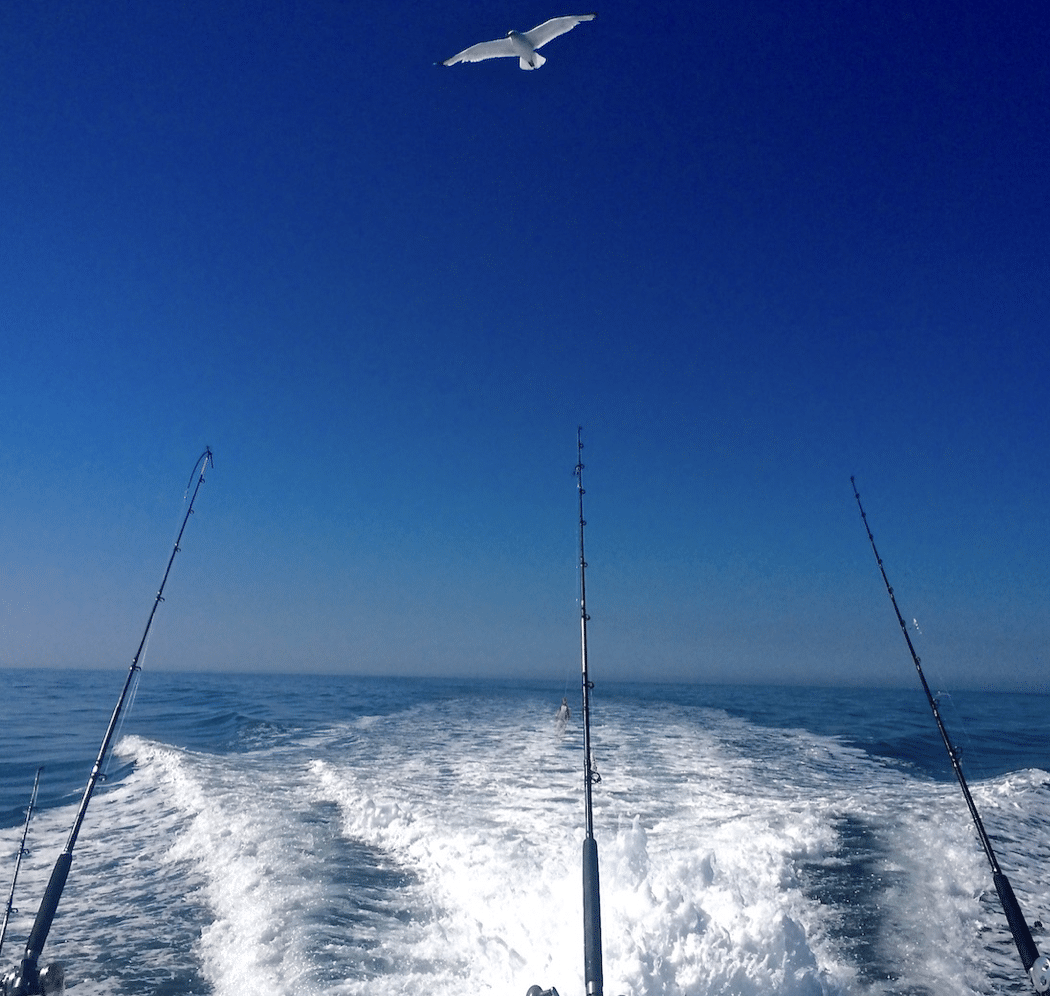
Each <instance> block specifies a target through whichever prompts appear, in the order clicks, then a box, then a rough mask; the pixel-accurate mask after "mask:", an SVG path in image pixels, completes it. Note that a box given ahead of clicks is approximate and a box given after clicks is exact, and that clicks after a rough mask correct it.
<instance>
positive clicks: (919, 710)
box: [0, 669, 1050, 996]
mask: <svg viewBox="0 0 1050 996" xmlns="http://www.w3.org/2000/svg"><path fill="white" fill-rule="evenodd" d="M124 677H125V675H124V673H123V672H120V671H114V672H107V673H94V672H90V673H89V672H83V671H56V672H43V671H36V670H34V671H28V670H17V669H12V670H0V689H2V693H0V887H2V888H3V898H4V900H5V901H6V896H7V889H8V887H9V883H10V873H11V872H12V871H13V868H14V860H15V854H16V851H17V846H18V841H19V838H20V836H21V829H22V823H23V819H24V808H25V805H26V803H27V802H28V798H29V793H30V790H31V788H32V783H33V776H34V773H35V771H36V769H37V767H38V766H39V765H41V764H42V765H44V766H45V770H44V772H43V774H42V776H41V784H40V796H39V800H38V811H37V814H36V816H35V817H34V820H33V824H32V833H31V835H30V841H31V845H32V851H31V853H30V855H29V856H28V857H27V858H26V859H25V861H24V862H23V866H22V871H21V874H20V878H19V887H18V895H17V901H16V905H17V906H18V908H19V911H20V912H19V913H18V914H16V915H15V916H14V917H13V919H12V923H11V926H10V928H9V931H8V937H7V940H6V941H5V945H4V950H3V952H2V959H3V962H4V969H5V970H6V968H8V967H10V966H11V965H13V964H14V962H15V961H16V960H17V958H18V957H19V956H20V954H21V949H22V947H23V945H24V943H25V940H26V937H27V935H28V931H29V928H30V926H31V924H32V921H33V917H34V915H35V912H36V908H37V904H38V903H39V900H40V897H41V895H42V893H43V889H44V886H45V884H46V882H47V878H48V876H49V874H50V871H51V867H52V866H53V864H54V860H55V858H56V857H57V855H58V852H59V851H60V850H61V848H62V845H63V844H64V843H65V840H66V836H67V834H68V831H69V827H70V825H71V823H72V821H73V818H74V815H75V811H76V807H77V803H78V802H79V798H80V795H81V793H82V791H83V787H84V784H85V782H86V779H87V776H88V773H89V770H90V767H91V764H92V761H93V760H94V757H95V754H96V753H97V751H98V747H99V743H100V741H101V738H102V734H103V732H104V730H105V727H106V724H107V722H108V721H109V717H110V714H111V712H112V709H113V706H114V704H115V702H116V699H117V695H118V693H119V691H120V688H121V687H122V685H123V681H124ZM564 694H568V696H569V701H570V704H571V705H573V706H574V707H575V708H574V715H573V719H572V722H571V724H570V726H569V727H568V729H567V730H566V731H565V732H564V733H560V732H559V731H558V729H557V728H556V726H555V723H554V712H555V709H556V708H557V705H558V703H559V702H560V701H561V697H562V695H564ZM578 699H579V689H578V677H576V678H575V680H574V681H573V682H571V683H569V684H568V685H566V684H565V683H562V682H559V683H546V684H545V683H525V682H517V683H516V682H509V681H508V682H484V681H481V682H474V681H439V680H422V679H419V680H412V679H396V680H395V679H368V678H349V677H325V676H306V675H303V676H288V675H284V676H273V675H234V674H207V675H195V674H173V673H151V672H149V671H148V670H147V671H146V672H144V673H143V675H142V677H141V683H140V686H139V689H138V694H137V697H136V699H135V701H134V704H133V707H132V709H131V711H130V714H129V717H128V719H127V722H126V724H125V726H124V728H123V730H122V731H121V734H120V737H119V740H118V743H117V748H116V751H115V753H114V757H113V759H112V762H111V764H110V768H109V773H108V778H107V780H106V782H105V783H104V785H103V786H102V787H101V788H100V789H99V791H98V792H97V793H96V796H95V798H94V799H93V801H92V803H91V808H90V809H89V812H88V816H87V819H86V821H85V825H84V829H83V831H82V833H81V836H80V840H79V842H78V845H77V850H76V856H75V860H74V865H73V872H72V875H71V877H70V881H69V885H68V886H67V888H66V891H65V893H64V895H63V899H62V903H61V906H60V908H59V914H58V917H57V918H56V921H55V924H54V928H53V930H52V932H51V936H50V938H49V940H48V944H47V948H46V950H45V954H44V958H43V959H42V961H43V963H45V964H46V963H47V962H48V961H51V960H57V961H61V962H62V963H63V964H64V965H65V967H66V971H67V976H68V983H67V985H68V986H69V987H70V989H71V991H72V992H74V993H76V994H78V996H90V994H94V993H99V994H101V993H106V994H113V993H126V994H147V993H149V994H170V996H186V994H221V996H251V994H256V993H258V994H260V996H262V994H266V996H274V994H289V996H290V994H315V993H316V994H319V996H320V994H355V996H356V994H360V996H365V994H369V996H385V994H394V993H423V992H425V993H427V994H437V996H444V994H448V996H451V994H457V996H459V994H464V993H469V994H471V996H473V994H476V993H492V994H496V993H498V994H501V996H503V994H506V996H525V991H526V989H527V988H528V987H529V986H530V985H532V984H533V983H538V984H541V985H542V986H544V987H545V988H546V987H549V986H552V985H554V986H557V988H558V989H559V991H560V992H561V994H562V996H571V994H582V993H583V992H584V988H585V987H584V981H583V930H582V889H581V882H580V879H581V871H580V850H581V842H582V837H583V832H582V821H583V801H582V796H583V793H582V746H581V741H582V733H581V729H580V725H579V715H578V713H579V709H578ZM1048 705H1050V699H1047V698H1046V697H1039V696H1035V697H1031V696H1020V695H997V696H992V695H989V694H987V693H982V694H976V693H970V694H964V693H956V694H955V695H953V696H951V697H950V698H949V697H945V698H942V699H941V709H942V714H943V716H944V718H945V721H946V723H947V724H948V725H949V729H950V732H951V733H952V735H953V738H954V740H955V741H956V742H957V743H958V744H959V746H960V749H961V751H962V754H963V762H964V766H965V770H966V773H967V777H968V779H969V780H970V784H971V788H972V791H973V794H974V797H975V799H976V801H977V805H978V807H979V808H980V810H981V812H982V815H983V816H984V819H985V823H986V824H987V828H988V831H989V833H990V835H991V837H992V839H993V841H994V843H995V846H996V847H997V850H998V855H999V860H1000V863H1001V864H1002V866H1003V868H1004V870H1005V871H1006V872H1007V874H1008V875H1009V876H1010V879H1011V882H1012V884H1013V886H1014V889H1015V891H1016V892H1017V894H1018V898H1019V900H1020V902H1021V904H1022V907H1023V909H1024V910H1025V913H1026V915H1027V917H1028V920H1029V922H1030V923H1032V924H1034V923H1036V921H1039V922H1040V923H1050V882H1048V871H1047V868H1048V862H1047V858H1048V856H1050V738H1048V734H1050V716H1048V708H1047V707H1048ZM593 707H594V727H593V742H594V743H593V746H594V754H595V760H596V763H597V766H598V769H599V771H600V773H601V776H602V781H601V782H600V784H598V785H597V786H595V789H594V805H595V813H594V826H595V837H596V839H597V841H598V848H599V856H600V861H601V900H602V928H603V960H604V969H605V992H606V993H608V994H609V996H615V994H619V993H624V994H638V996H641V994H668V996H678V994H690V996H703V994H713V993H716V994H739V996H758V994H770V996H775V994H779V996H818V994H885V993H900V994H931V996H932V994H944V996H948V994H952V996H965V994H969V993H1005V992H1016V993H1023V992H1028V991H1030V984H1029V983H1028V981H1027V979H1026V978H1025V976H1024V974H1023V972H1022V970H1021V967H1020V963H1019V960H1018V957H1017V954H1016V951H1015V949H1014V946H1013V942H1012V940H1011V938H1010V935H1009V933H1008V931H1007V929H1006V924H1005V920H1004V918H1003V916H1002V912H1001V910H1000V908H999V906H998V901H997V899H996V897H995V893H994V891H993V889H992V885H991V876H990V873H989V870H988V864H987V861H986V860H985V857H984V855H983V852H982V851H981V850H980V848H979V846H978V844H977V841H976V838H975V834H974V831H973V825H972V823H971V821H970V818H969V815H968V813H967V811H966V809H965V806H964V803H963V800H962V796H961V794H960V791H959V788H958V786H957V784H956V783H955V781H954V778H953V777H952V774H951V769H950V767H949V764H948V759H947V755H946V752H945V750H944V747H943V745H942V744H941V742H940V739H939V735H938V733H937V730H936V727H935V726H934V724H933V720H932V717H931V715H930V710H929V707H928V705H927V703H926V700H925V698H924V697H923V695H922V692H921V690H920V689H919V688H918V687H916V688H915V689H913V690H903V691H899V690H898V691H889V690H842V689H837V690H832V689H811V688H755V687H723V686H698V685H644V684H631V685H626V684H613V683H603V682H601V681H600V680H599V681H598V684H597V687H596V688H595V690H594V694H593ZM5 869H6V871H4V870H5ZM1035 937H1036V942H1037V944H1038V945H1040V947H1041V948H1043V949H1047V950H1050V937H1048V936H1047V935H1046V932H1045V931H1044V930H1043V929H1042V928H1041V927H1036V929H1035Z"/></svg>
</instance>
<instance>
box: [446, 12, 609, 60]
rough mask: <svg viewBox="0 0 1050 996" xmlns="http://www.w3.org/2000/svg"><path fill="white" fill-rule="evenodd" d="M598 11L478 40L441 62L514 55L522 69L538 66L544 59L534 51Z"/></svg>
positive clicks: (561, 18)
mask: <svg viewBox="0 0 1050 996" xmlns="http://www.w3.org/2000/svg"><path fill="white" fill-rule="evenodd" d="M597 16H598V15H597V14H569V15H568V16H567V17H552V18H551V19H550V20H549V21H544V22H543V23H542V24H538V25H536V27H534V28H533V29H532V30H531V31H508V32H507V37H506V38H497V39H496V40H495V41H487V42H478V44H477V45H471V46H470V48H465V49H463V51H462V52H460V53H459V54H458V55H454V56H452V58H451V59H446V60H445V61H444V62H443V63H441V65H443V66H454V65H455V64H456V63H457V62H483V61H484V60H485V59H501V58H503V57H504V56H515V55H516V56H517V57H518V65H519V66H521V68H522V69H539V68H540V66H542V65H543V64H544V63H545V62H546V61H547V60H546V59H545V58H544V57H543V56H542V55H540V53H539V52H537V51H536V49H538V48H543V46H544V45H546V44H547V42H549V41H550V40H551V39H552V38H557V37H558V35H563V34H565V32H566V31H572V29H573V28H575V27H576V25H577V24H579V23H580V22H581V21H593V20H594V19H595V18H596V17H597Z"/></svg>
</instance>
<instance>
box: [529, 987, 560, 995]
mask: <svg viewBox="0 0 1050 996" xmlns="http://www.w3.org/2000/svg"><path fill="white" fill-rule="evenodd" d="M525 996H558V990H557V989H555V988H554V986H551V987H550V989H541V988H540V987H539V986H529V991H528V992H527V993H526V994H525Z"/></svg>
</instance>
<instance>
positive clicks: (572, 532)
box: [0, 0, 1050, 692]
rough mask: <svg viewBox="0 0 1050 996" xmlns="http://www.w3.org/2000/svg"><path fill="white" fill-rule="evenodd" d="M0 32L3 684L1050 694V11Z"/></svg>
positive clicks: (430, 19) (706, 8)
mask: <svg viewBox="0 0 1050 996" xmlns="http://www.w3.org/2000/svg"><path fill="white" fill-rule="evenodd" d="M573 12H582V11H577V10H574V9H571V8H564V9H563V8H550V7H546V6H542V5H537V4H536V3H533V2H516V3H509V2H486V3H482V2H478V0H464V2H461V3H454V4H452V3H432V4H421V3H409V2H407V0H391V2H389V3H387V4H383V5H375V6H374V8H368V7H366V6H362V5H360V4H353V3H349V2H347V3H342V2H335V0H303V2H299V3H288V2H280V3H277V2H264V0H259V2H255V3H246V2H236V0H231V2H229V3H223V4H213V3H206V2H203V0H187V2H186V3H180V4H135V3H124V2H117V3H114V2H111V0H106V2H95V0H82V2H78V3H76V4H71V3H65V2H58V0H40V2H36V3H32V4H7V5H5V6H4V8H3V11H2V12H0V46H2V49H0V129H2V134H3V142H0V189H2V191H3V194H2V197H3V209H2V219H0V231H2V239H0V253H2V258H0V264H2V265H0V335H2V339H3V343H4V362H3V364H2V366H0V425H2V426H3V429H2V432H3V451H4V454H5V457H6V462H7V468H8V474H7V482H6V483H7V486H6V488H5V501H4V514H3V516H2V518H0V565H2V567H0V634H2V646H0V661H2V662H3V663H7V664H11V665H41V666H101V667H109V666H115V667H117V666H120V665H121V664H122V663H123V664H126V663H128V662H130V658H131V656H132V654H133V652H134V649H135V646H136V645H137V640H138V636H139V634H140V632H141V628H142V626H143V625H144V623H145V619H146V616H147V614H148V610H149V607H150V603H151V599H152V596H153V593H154V592H155V591H156V587H157V584H158V583H159V580H160V576H161V573H162V571H163V567H164V564H165V562H166V558H167V556H168V553H169V551H170V544H171V543H172V542H173V541H174V536H175V531H176V529H177V526H178V522H179V520H180V516H181V505H180V500H181V498H182V488H183V486H184V484H185V482H186V479H187V477H188V476H189V473H190V470H191V468H192V465H193V461H194V459H195V458H196V457H197V455H198V454H199V453H200V452H201V451H202V450H203V448H204V446H205V445H210V446H211V447H212V449H213V450H214V453H215V461H216V466H215V469H214V470H213V471H211V472H210V473H209V475H208V481H207V484H206V485H205V487H204V489H203V490H202V493H201V495H200V497H199V499H198V514H197V515H195V516H194V517H193V520H192V521H191V522H190V524H189V527H188V529H187V535H186V537H185V541H184V543H183V553H182V554H180V556H179V558H178V559H177V562H176V564H175V568H174V570H173V574H172V580H171V582H170V583H169V588H168V592H167V601H166V602H165V604H164V606H162V609H161V612H160V613H159V614H158V620H157V625H156V628H155V631H154V638H153V640H152V643H151V648H150V655H149V657H148V659H147V661H146V666H147V667H151V666H155V667H165V668H187V669H219V668H223V669H225V668H230V669H239V670H282V671H294V670H309V671H352V672H360V673H401V674H435V675H446V674H449V675H478V676H489V675H493V676H502V675H507V676H515V677H517V676H537V677H552V678H556V679H561V678H563V677H564V678H568V679H573V680H574V679H575V675H576V672H577V669H578V662H577V656H578V648H577V646H576V638H577V628H578V623H577V606H576V592H577V579H576V565H575V556H576V519H575V491H574V480H573V476H572V468H573V466H574V464H575V458H576V453H575V439H576V427H577V425H582V426H583V429H584V442H585V451H584V458H585V463H586V470H585V475H586V479H585V484H586V487H587V492H588V493H587V502H588V505H587V517H588V533H587V548H588V561H589V564H590V570H589V573H588V602H589V608H590V610H591V615H592V617H593V621H592V625H591V631H590V635H591V641H592V642H591V669H592V671H593V672H594V676H595V678H596V679H599V678H602V677H608V678H618V679H619V678H623V679H638V680H688V681H756V682H757V681H773V682H790V683H797V682H811V683H818V684H900V685H903V686H909V685H910V684H912V683H913V682H914V674H913V672H912V669H911V664H910V661H909V660H908V658H907V656H906V648H905V647H904V643H903V640H902V639H901V637H900V634H899V632H898V631H897V628H896V622H895V620H894V618H893V615H892V610H891V607H890V605H889V603H888V599H887V598H886V595H885V592H884V590H883V589H882V587H881V579H880V578H879V576H878V573H877V570H876V565H875V562H874V558H873V557H872V555H871V551H870V549H869V547H868V545H867V538H866V536H865V535H864V532H863V528H862V524H861V522H860V518H859V515H858V513H857V509H856V505H855V503H854V500H853V495H852V490H851V488H850V483H849V478H850V475H851V474H855V475H856V477H857V483H858V487H859V488H860V492H861V496H862V498H863V499H864V501H865V507H866V510H867V512H868V515H869V519H870V521H871V524H872V528H873V530H874V533H875V537H876V541H877V542H878V543H879V549H880V553H881V554H882V556H883V559H884V561H885V563H886V568H887V571H888V573H889V576H890V579H891V581H892V582H893V583H894V585H895V588H896V591H897V595H898V598H899V601H900V602H901V608H902V611H903V612H904V613H905V614H906V615H907V616H909V617H912V616H915V617H917V618H918V619H919V621H920V625H921V626H922V629H923V635H922V637H921V638H920V642H919V647H918V649H919V652H920V653H921V654H922V655H923V659H924V664H925V665H926V666H927V668H928V669H929V670H930V673H931V681H936V679H937V677H938V675H940V676H942V680H943V682H944V683H945V684H947V685H949V686H954V687H963V686H968V685H975V684H976V685H987V686H991V687H1001V688H1020V689H1031V690H1037V691H1043V692H1046V691H1050V678H1048V677H1047V675H1048V673H1050V672H1048V668H1047V663H1048V661H1047V653H1048V647H1050V581H1048V576H1047V568H1046V564H1047V563H1048V561H1050V527H1048V517H1047V512H1046V501H1047V498H1046V496H1047V495H1048V494H1050V472H1048V469H1047V459H1046V458H1047V439H1048V429H1050V402H1048V400H1047V394H1048V392H1047V389H1046V375H1047V369H1048V359H1050V356H1048V347H1047V338H1046V337H1047V330H1048V328H1050V240H1048V235H1047V233H1048V232H1050V203H1048V193H1047V191H1048V190H1050V182H1048V176H1047V166H1046V164H1047V163H1048V162H1050V64H1048V60H1047V59H1046V52H1047V51H1048V50H1050V10H1048V9H1047V7H1046V4H1045V2H1043V0H1018V2H1013V3H1011V4H1009V5H1007V6H1005V7H1004V6H1003V5H1001V4H993V3H990V2H987V3H986V2H977V3H972V4H966V5H963V6H961V7H960V6H959V5H958V4H952V3H948V2H946V0H943V2H942V0H934V2H933V3H930V4H924V5H921V6H919V7H914V6H912V5H898V4H890V5H871V4H861V3H856V2H832V3H828V2H826V0H821V2H819V3H818V2H815V0H800V2H795V3H792V4H790V5H784V4H772V3H768V4H765V3H733V4H714V5H712V4H683V5H676V6H661V5H656V6H655V8H654V6H653V5H650V4H641V3H632V2H622V3H618V4H616V5H615V6H612V7H610V8H607V9H605V8H599V10H598V14H599V16H598V19H597V20H595V21H594V22H591V23H586V24H582V25H580V26H579V27H577V28H576V29H575V30H574V31H572V32H571V33H569V34H567V35H565V36H563V37H561V38H558V39H556V40H555V41H553V42H552V43H550V45H549V46H547V47H546V48H545V49H544V54H545V55H546V57H547V60H548V61H547V64H546V65H545V66H544V67H543V68H542V69H540V70H538V71H534V72H522V71H520V70H519V69H518V68H517V65H516V63H515V62H514V61H512V60H496V61H492V62H487V63H481V64H476V65H457V66H454V67H449V68H445V67H442V66H439V65H435V63H436V62H439V61H440V60H441V59H443V58H447V57H448V56H450V55H452V54H454V53H455V52H457V51H459V50H460V49H462V48H464V47H466V46H467V45H470V44H473V43H474V42H476V41H482V40H487V39H490V38H496V37H499V36H501V35H503V34H505V32H506V31H507V30H508V29H509V28H517V29H521V30H524V29H527V28H530V27H532V26H533V25H534V24H536V23H539V22H540V21H543V20H545V19H546V18H548V17H550V16H554V15H558V14H564V13H573Z"/></svg>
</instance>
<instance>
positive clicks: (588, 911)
mask: <svg viewBox="0 0 1050 996" xmlns="http://www.w3.org/2000/svg"><path fill="white" fill-rule="evenodd" d="M582 434H583V428H582V427H580V428H577V430H576V491H577V493H578V497H579V503H580V669H581V677H582V682H581V684H582V689H583V800H584V813H585V819H586V832H585V835H584V838H583V967H584V978H585V981H586V983H587V996H602V914H601V903H600V899H599V890H598V844H597V842H596V841H595V839H594V812H593V808H592V801H591V788H592V786H594V785H595V784H597V783H598V782H600V781H601V776H600V775H599V774H598V771H597V769H596V768H595V766H594V758H593V757H592V756H591V689H592V688H593V687H594V683H593V682H592V681H591V680H590V677H589V675H588V673H587V621H588V620H589V619H590V616H588V615H587V560H586V558H585V557H584V553H583V528H584V526H586V525H587V523H586V521H585V520H584V518H583V496H584V493H585V492H584V490H583V439H582Z"/></svg>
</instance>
